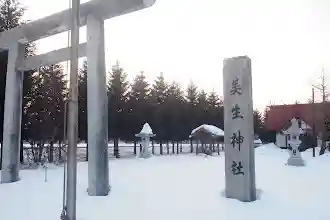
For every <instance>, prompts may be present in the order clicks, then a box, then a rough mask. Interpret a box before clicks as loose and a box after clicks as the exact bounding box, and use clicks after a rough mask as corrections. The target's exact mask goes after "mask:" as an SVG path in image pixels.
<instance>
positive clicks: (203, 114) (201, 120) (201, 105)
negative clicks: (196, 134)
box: [196, 90, 208, 125]
mask: <svg viewBox="0 0 330 220" xmlns="http://www.w3.org/2000/svg"><path fill="white" fill-rule="evenodd" d="M207 110H208V102H207V93H206V92H205V91H204V90H201V91H200V92H199V93H198V98H197V114H196V116H197V117H196V121H197V124H198V125H201V124H206V123H207V121H208V120H207Z"/></svg>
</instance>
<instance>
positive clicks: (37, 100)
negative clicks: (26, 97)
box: [24, 64, 67, 142]
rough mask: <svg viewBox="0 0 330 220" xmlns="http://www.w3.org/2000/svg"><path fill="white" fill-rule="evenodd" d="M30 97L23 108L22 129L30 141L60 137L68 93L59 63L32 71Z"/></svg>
mask: <svg viewBox="0 0 330 220" xmlns="http://www.w3.org/2000/svg"><path fill="white" fill-rule="evenodd" d="M33 84H34V85H35V86H34V87H33V88H32V90H31V91H30V96H32V97H33V98H31V100H30V102H29V104H28V107H27V108H26V109H25V113H26V116H27V119H28V120H27V121H26V122H27V123H26V124H24V129H25V130H26V132H27V133H28V136H29V138H30V139H32V140H33V141H42V142H46V141H51V140H62V139H63V132H62V131H63V128H64V123H63V122H64V100H65V96H66V94H67V90H66V81H65V80H64V74H63V69H62V66H61V65H59V64H56V65H50V66H43V67H41V68H40V69H39V72H38V73H37V74H35V76H34V81H33Z"/></svg>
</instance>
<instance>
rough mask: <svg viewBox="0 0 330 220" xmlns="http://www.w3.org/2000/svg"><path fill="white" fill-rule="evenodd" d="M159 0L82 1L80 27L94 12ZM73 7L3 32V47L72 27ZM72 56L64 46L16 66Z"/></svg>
mask: <svg viewBox="0 0 330 220" xmlns="http://www.w3.org/2000/svg"><path fill="white" fill-rule="evenodd" d="M155 1H156V0H92V1H90V2H86V3H84V4H81V5H80V22H79V24H80V27H82V26H85V25H86V23H87V16H88V15H93V16H95V17H98V18H101V19H103V20H106V19H109V18H112V17H116V16H120V15H123V14H127V13H130V12H133V11H137V10H140V9H143V8H147V7H150V6H152V5H153V4H154V3H155ZM70 11H71V10H70V9H67V10H64V11H61V12H58V13H55V14H53V15H50V16H47V17H45V18H42V19H39V20H36V21H33V22H30V23H27V24H24V25H22V26H20V27H17V28H13V29H10V30H8V31H6V32H2V33H0V48H1V49H9V48H10V46H11V45H12V44H13V43H14V42H20V43H24V44H26V43H28V42H32V41H36V40H39V39H42V38H46V37H49V36H52V35H55V34H59V33H62V32H65V31H69V30H70V27H71V19H70V13H71V12H70ZM84 56H86V43H83V44H80V45H79V57H84ZM69 58H70V48H62V49H59V50H55V51H52V52H49V53H45V54H41V55H36V56H33V57H28V58H26V59H25V60H23V62H22V63H21V66H18V67H17V69H19V70H22V71H25V70H30V69H37V68H39V67H40V66H44V65H50V64H54V63H60V62H63V61H66V60H68V59H69Z"/></svg>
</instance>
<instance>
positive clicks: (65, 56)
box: [0, 0, 156, 196]
mask: <svg viewBox="0 0 330 220" xmlns="http://www.w3.org/2000/svg"><path fill="white" fill-rule="evenodd" d="M155 1H156V0H92V1H90V2H87V3H84V4H81V5H80V18H79V26H80V27H81V26H85V25H87V43H82V44H80V45H79V49H78V50H79V52H78V54H79V57H84V56H87V61H88V69H87V87H88V91H87V93H88V96H87V97H88V98H87V99H88V100H87V102H88V106H87V108H88V145H89V148H88V151H89V152H88V155H89V160H88V193H89V195H95V196H96V195H100V196H102V195H107V194H108V192H109V168H108V120H107V118H108V110H107V106H108V101H107V87H106V71H105V51H104V20H105V19H109V18H112V17H116V16H120V15H123V14H127V13H130V12H133V11H137V10H140V9H143V8H147V7H150V6H152V5H153V4H154V3H155ZM70 15H71V11H70V9H67V10H64V11H62V12H59V13H55V14H53V15H50V16H48V17H45V18H42V19H39V20H36V21H33V22H30V23H28V24H24V25H22V26H21V27H17V28H13V29H10V30H8V31H6V32H2V33H0V50H8V51H9V52H8V66H7V79H6V94H5V113H4V125H3V126H4V131H3V156H2V158H3V159H2V172H1V182H2V183H11V182H15V181H18V180H19V165H20V161H19V152H20V151H19V149H20V141H21V119H22V110H21V106H22V98H23V97H22V96H23V94H22V87H23V73H24V71H27V70H31V69H37V68H39V67H40V66H43V65H51V64H56V63H60V62H63V61H66V60H69V59H70V48H62V49H59V50H54V51H51V52H49V53H46V54H42V55H36V56H32V57H28V58H24V51H25V47H26V44H27V43H29V42H32V41H36V40H39V39H42V38H45V37H49V36H52V35H55V34H58V33H61V32H65V31H69V30H70V28H71V19H70Z"/></svg>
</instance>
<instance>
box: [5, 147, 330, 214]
mask: <svg viewBox="0 0 330 220" xmlns="http://www.w3.org/2000/svg"><path fill="white" fill-rule="evenodd" d="M303 156H304V159H305V160H306V163H307V166H306V167H290V166H286V165H285V163H286V160H287V158H288V152H287V151H286V150H281V149H278V148H276V147H275V146H274V145H273V144H268V145H262V146H260V147H259V148H256V182H257V188H258V189H259V192H261V194H260V198H259V200H257V201H255V202H253V203H242V202H239V201H236V200H233V199H226V198H224V197H223V196H222V190H223V189H224V183H225V180H224V155H223V153H222V154H221V155H220V156H213V157H207V158H205V157H204V156H196V155H194V154H185V155H172V156H155V157H152V158H150V159H147V160H144V159H137V158H130V159H119V160H111V161H110V170H111V186H112V189H111V193H110V194H109V196H107V197H89V196H87V193H86V188H87V163H84V162H82V163H79V165H78V191H77V196H78V204H77V219H78V220H101V219H109V220H110V219H115V220H132V219H136V220H149V219H150V220H155V219H157V220H162V219H164V220H165V219H166V220H195V219H196V220H197V219H198V220H219V219H223V220H242V219H254V220H263V219H267V220H273V219H274V220H275V219H276V220H286V219H288V220H305V219H306V220H324V219H330V212H329V199H330V190H329V186H330V175H329V171H330V155H329V154H326V155H323V156H321V157H316V158H312V152H311V151H307V152H304V153H303ZM62 176H63V168H62V167H52V168H50V169H49V170H48V182H45V181H44V171H43V169H39V170H23V171H21V177H22V180H21V181H19V182H17V183H12V184H2V185H0V219H1V220H2V219H3V220H23V219H26V220H30V219H31V220H32V219H33V220H44V219H47V220H59V216H60V212H61V206H62Z"/></svg>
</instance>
